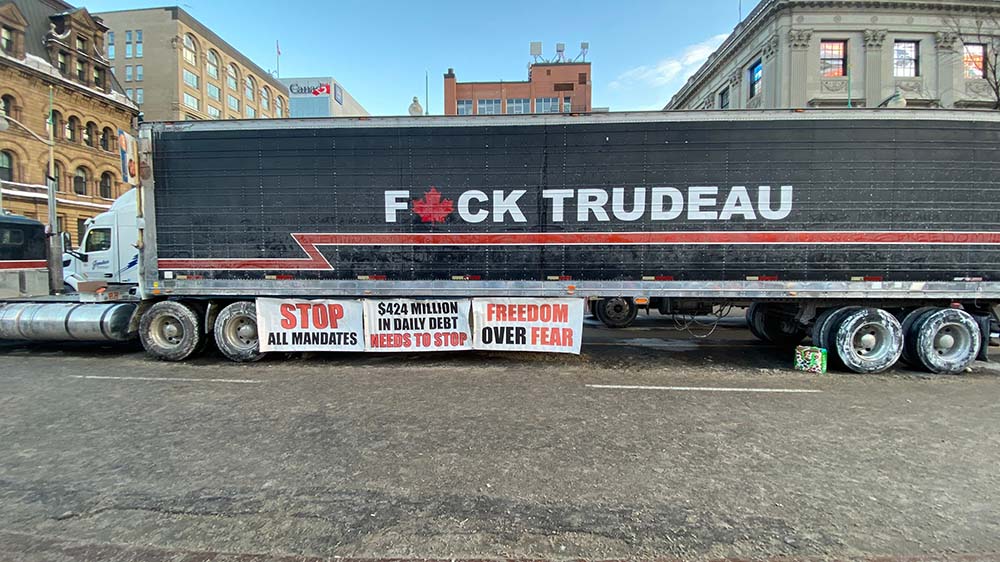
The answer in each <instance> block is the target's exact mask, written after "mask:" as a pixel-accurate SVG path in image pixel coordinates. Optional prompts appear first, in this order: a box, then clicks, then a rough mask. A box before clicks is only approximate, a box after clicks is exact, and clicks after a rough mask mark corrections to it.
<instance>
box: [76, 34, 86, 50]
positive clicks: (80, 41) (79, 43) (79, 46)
mask: <svg viewBox="0 0 1000 562" xmlns="http://www.w3.org/2000/svg"><path fill="white" fill-rule="evenodd" d="M76 50H77V51H80V52H81V53H84V54H87V40H86V39H84V38H83V37H80V36H77V38H76Z"/></svg>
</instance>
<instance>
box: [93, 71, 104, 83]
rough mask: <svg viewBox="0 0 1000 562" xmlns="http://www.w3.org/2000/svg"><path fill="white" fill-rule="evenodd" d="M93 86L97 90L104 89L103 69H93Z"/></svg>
mask: <svg viewBox="0 0 1000 562" xmlns="http://www.w3.org/2000/svg"><path fill="white" fill-rule="evenodd" d="M94 85H95V86H97V87H98V88H103V87H104V69H103V68H95V69H94Z"/></svg>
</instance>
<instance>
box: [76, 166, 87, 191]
mask: <svg viewBox="0 0 1000 562" xmlns="http://www.w3.org/2000/svg"><path fill="white" fill-rule="evenodd" d="M89 180H90V175H89V174H88V173H87V169H86V168H84V167H83V166H81V167H79V168H77V169H76V174H74V175H73V193H76V194H77V195H86V194H87V182H88V181H89Z"/></svg>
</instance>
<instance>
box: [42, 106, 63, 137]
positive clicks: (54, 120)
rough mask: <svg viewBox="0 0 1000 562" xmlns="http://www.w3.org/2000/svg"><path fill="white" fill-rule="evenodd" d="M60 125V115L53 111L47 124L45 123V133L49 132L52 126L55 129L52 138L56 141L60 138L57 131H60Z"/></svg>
mask: <svg viewBox="0 0 1000 562" xmlns="http://www.w3.org/2000/svg"><path fill="white" fill-rule="evenodd" d="M61 124H62V113H59V112H58V111H55V110H53V111H52V114H51V115H50V116H49V120H48V122H47V123H45V132H46V133H47V132H49V127H53V126H54V127H55V129H54V130H53V132H52V136H53V137H55V138H57V139H58V138H61V137H60V136H59V131H61V130H62V129H61V128H60V127H61Z"/></svg>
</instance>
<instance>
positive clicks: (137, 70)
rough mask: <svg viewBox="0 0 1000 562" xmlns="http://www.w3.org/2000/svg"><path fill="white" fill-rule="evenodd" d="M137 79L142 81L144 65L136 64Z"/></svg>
mask: <svg viewBox="0 0 1000 562" xmlns="http://www.w3.org/2000/svg"><path fill="white" fill-rule="evenodd" d="M135 81H136V82H142V65H141V64H137V65H135Z"/></svg>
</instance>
